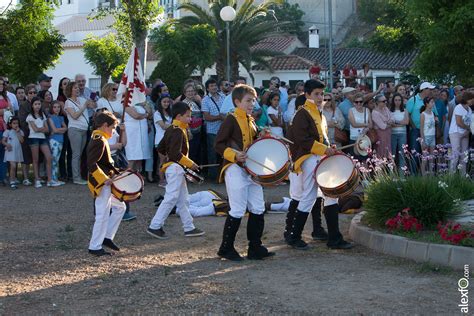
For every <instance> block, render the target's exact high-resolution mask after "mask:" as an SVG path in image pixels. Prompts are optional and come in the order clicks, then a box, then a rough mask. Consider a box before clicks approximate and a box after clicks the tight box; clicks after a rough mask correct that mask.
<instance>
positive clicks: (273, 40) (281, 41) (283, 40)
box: [251, 35, 297, 53]
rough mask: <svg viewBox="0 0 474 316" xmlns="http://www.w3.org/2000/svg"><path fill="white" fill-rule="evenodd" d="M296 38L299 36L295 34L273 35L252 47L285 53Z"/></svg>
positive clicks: (253, 48)
mask: <svg viewBox="0 0 474 316" xmlns="http://www.w3.org/2000/svg"><path fill="white" fill-rule="evenodd" d="M296 40H297V38H296V36H294V35H286V36H272V37H267V38H265V39H263V40H261V41H260V42H258V43H257V44H255V45H254V46H252V48H251V49H252V50H256V49H264V50H271V51H275V52H280V53H283V52H284V51H285V50H286V49H288V47H290V45H291V44H292V43H293V42H294V41H296Z"/></svg>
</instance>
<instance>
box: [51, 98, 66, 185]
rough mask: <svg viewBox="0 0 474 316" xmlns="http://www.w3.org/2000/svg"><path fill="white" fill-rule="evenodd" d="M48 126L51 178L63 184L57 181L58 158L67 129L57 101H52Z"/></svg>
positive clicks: (60, 182)
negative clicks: (49, 131)
mask: <svg viewBox="0 0 474 316" xmlns="http://www.w3.org/2000/svg"><path fill="white" fill-rule="evenodd" d="M50 113H51V115H50V116H49V128H50V130H51V133H50V135H49V147H50V149H51V156H52V162H51V178H52V179H53V181H57V182H58V183H59V184H65V183H64V182H62V181H59V180H58V179H59V158H60V157H61V151H62V150H63V143H64V133H66V131H67V126H66V123H65V122H64V116H62V115H61V104H60V103H59V101H53V103H51V109H50Z"/></svg>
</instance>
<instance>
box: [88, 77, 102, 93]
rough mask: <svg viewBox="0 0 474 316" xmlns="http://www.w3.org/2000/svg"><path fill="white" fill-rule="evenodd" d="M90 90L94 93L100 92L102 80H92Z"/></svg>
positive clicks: (90, 80)
mask: <svg viewBox="0 0 474 316" xmlns="http://www.w3.org/2000/svg"><path fill="white" fill-rule="evenodd" d="M89 89H91V90H92V92H96V91H100V78H90V79H89Z"/></svg>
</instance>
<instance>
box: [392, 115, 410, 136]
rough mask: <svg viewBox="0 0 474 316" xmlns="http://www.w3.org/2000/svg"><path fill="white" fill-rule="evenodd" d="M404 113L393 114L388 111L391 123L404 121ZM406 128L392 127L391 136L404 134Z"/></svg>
mask: <svg viewBox="0 0 474 316" xmlns="http://www.w3.org/2000/svg"><path fill="white" fill-rule="evenodd" d="M405 113H406V112H405V111H403V112H402V111H400V110H395V112H391V111H390V119H391V120H392V121H394V122H395V121H397V122H401V121H403V120H404V119H405ZM406 133H407V128H406V126H402V127H392V134H406Z"/></svg>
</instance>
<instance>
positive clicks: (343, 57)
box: [293, 48, 418, 70]
mask: <svg viewBox="0 0 474 316" xmlns="http://www.w3.org/2000/svg"><path fill="white" fill-rule="evenodd" d="M293 54H295V55H298V56H300V57H303V58H306V59H308V60H311V61H312V62H316V61H319V62H320V63H321V65H322V66H323V68H324V69H327V68H328V67H329V53H328V50H327V49H325V48H297V49H295V50H294V52H293ZM417 54H418V52H417V51H413V52H410V53H408V54H403V55H402V54H394V55H386V54H382V53H379V52H377V51H374V50H370V49H366V48H336V49H334V53H333V62H334V63H335V64H336V65H337V66H338V67H339V68H341V69H342V67H344V65H346V64H347V63H349V62H350V63H351V64H352V65H353V66H354V67H356V68H357V69H361V68H362V65H363V64H364V63H369V65H370V68H371V69H386V70H408V69H410V68H412V66H413V63H414V61H415V58H416V56H417Z"/></svg>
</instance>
